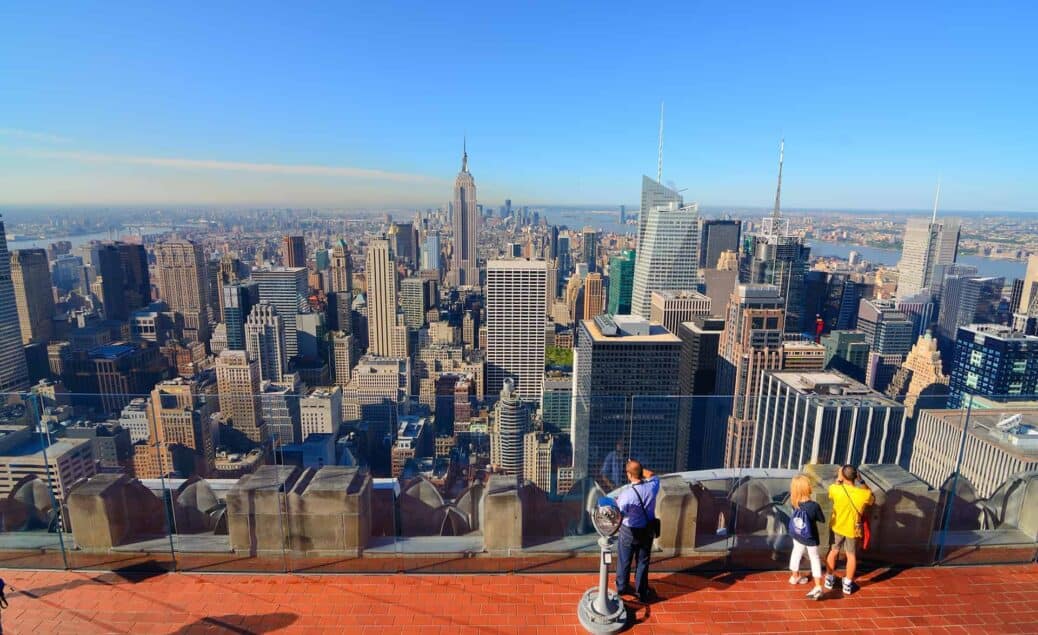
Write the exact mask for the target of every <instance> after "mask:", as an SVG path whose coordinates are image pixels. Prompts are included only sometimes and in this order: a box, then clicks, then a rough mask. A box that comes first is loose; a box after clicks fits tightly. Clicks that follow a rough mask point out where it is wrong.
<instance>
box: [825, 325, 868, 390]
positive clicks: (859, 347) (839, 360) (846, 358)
mask: <svg viewBox="0 0 1038 635" xmlns="http://www.w3.org/2000/svg"><path fill="white" fill-rule="evenodd" d="M867 340H868V336H866V335H865V333H862V332H861V331H841V330H836V331H830V332H829V334H828V335H826V336H824V337H822V340H821V344H822V346H824V347H825V368H829V369H832V370H835V371H839V372H841V373H843V374H844V375H847V376H848V377H850V378H851V379H854V380H856V381H862V382H863V381H865V369H866V368H868V363H869V349H870V346H869V342H868V341H867Z"/></svg>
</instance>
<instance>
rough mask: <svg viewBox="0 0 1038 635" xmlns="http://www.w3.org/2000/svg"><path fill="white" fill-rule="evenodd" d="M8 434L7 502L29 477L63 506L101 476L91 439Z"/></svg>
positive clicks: (2, 489) (0, 470)
mask: <svg viewBox="0 0 1038 635" xmlns="http://www.w3.org/2000/svg"><path fill="white" fill-rule="evenodd" d="M2 234H3V232H2V231H0V235H2ZM5 432H7V434H5V435H3V436H2V437H0V497H3V498H5V499H6V498H7V497H8V496H10V494H11V492H12V491H13V490H14V488H15V486H16V485H18V483H19V482H20V481H21V480H22V479H24V478H25V477H27V476H28V477H35V478H37V479H39V480H40V481H42V482H44V483H48V482H49V483H51V493H52V494H53V495H54V498H55V499H56V500H57V501H58V502H59V503H63V502H64V501H65V500H66V497H67V496H68V492H69V490H70V489H71V488H72V486H73V485H76V484H77V483H79V482H80V481H82V480H85V479H88V478H90V477H91V476H93V475H94V474H96V473H97V462H96V460H95V458H94V452H93V443H91V441H90V440H89V439H69V438H63V439H53V440H51V441H48V437H47V436H41V435H37V434H33V433H32V432H31V431H30V430H29V429H28V428H26V427H21V428H20V429H17V430H5ZM45 444H46V445H47V449H46V452H44V450H43V446H44V445H45Z"/></svg>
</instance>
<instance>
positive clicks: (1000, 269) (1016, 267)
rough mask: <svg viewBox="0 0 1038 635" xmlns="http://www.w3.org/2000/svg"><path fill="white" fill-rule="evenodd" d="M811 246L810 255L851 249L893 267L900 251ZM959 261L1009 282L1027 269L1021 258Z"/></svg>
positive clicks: (833, 254)
mask: <svg viewBox="0 0 1038 635" xmlns="http://www.w3.org/2000/svg"><path fill="white" fill-rule="evenodd" d="M808 245H810V246H811V255H812V256H825V257H829V258H844V259H846V258H847V256H849V255H850V253H851V252H852V251H856V252H858V254H859V255H860V256H861V257H862V258H863V259H864V260H868V261H869V262H871V263H872V264H875V265H886V266H889V267H894V266H896V265H897V262H898V260H900V259H901V252H900V251H898V250H896V249H883V248H881V247H867V246H863V245H850V244H847V243H834V242H828V241H824V240H811V241H808ZM958 262H959V263H961V264H964V265H973V266H974V267H976V268H977V273H978V274H979V275H982V276H994V277H996V278H1005V279H1006V282H1007V283H1008V282H1011V281H1012V280H1013V278H1023V277H1024V273H1025V272H1026V270H1027V263H1026V262H1024V261H1022V260H999V259H996V258H985V257H984V256H959V260H958Z"/></svg>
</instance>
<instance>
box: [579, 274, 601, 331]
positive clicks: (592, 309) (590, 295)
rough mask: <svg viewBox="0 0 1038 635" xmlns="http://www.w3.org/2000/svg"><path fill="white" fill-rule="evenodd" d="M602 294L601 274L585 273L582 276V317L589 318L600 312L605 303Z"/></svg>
mask: <svg viewBox="0 0 1038 635" xmlns="http://www.w3.org/2000/svg"><path fill="white" fill-rule="evenodd" d="M602 294H603V287H602V274H600V273H589V274H587V276H586V277H585V278H584V306H583V309H584V311H583V313H584V315H583V318H582V319H585V320H590V319H593V318H594V317H595V316H596V315H599V314H601V313H602V309H603V307H604V305H605V298H604V297H603V295H602Z"/></svg>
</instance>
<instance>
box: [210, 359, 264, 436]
mask: <svg viewBox="0 0 1038 635" xmlns="http://www.w3.org/2000/svg"><path fill="white" fill-rule="evenodd" d="M216 383H217V386H218V388H217V391H218V393H219V396H220V412H222V413H223V415H224V417H225V418H226V419H227V420H228V422H229V424H230V426H231V427H232V428H234V429H235V430H237V431H238V432H239V433H241V434H242V435H243V436H244V437H245V438H246V439H248V440H249V441H250V442H251V443H254V444H263V443H266V441H267V428H266V426H265V425H264V423H263V419H262V417H261V416H260V415H261V412H262V410H261V406H260V370H259V363H258V362H256V360H250V359H249V355H248V353H246V352H245V351H231V350H227V351H223V352H222V353H220V356H219V357H217V358H216Z"/></svg>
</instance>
